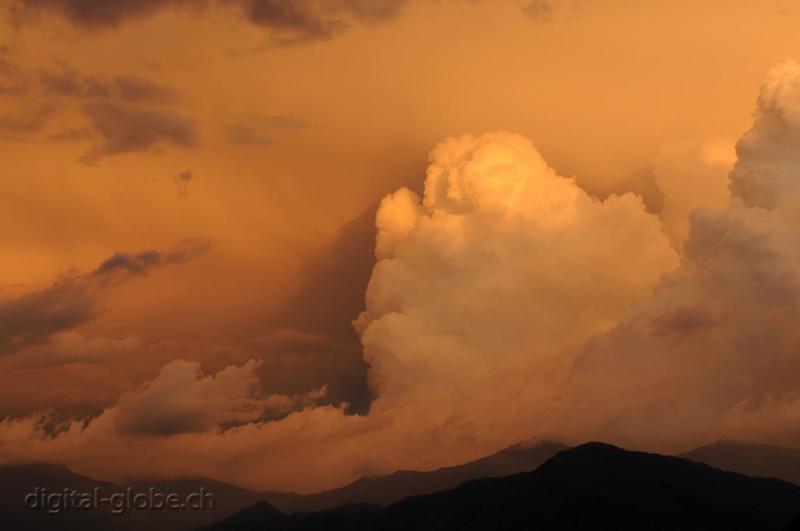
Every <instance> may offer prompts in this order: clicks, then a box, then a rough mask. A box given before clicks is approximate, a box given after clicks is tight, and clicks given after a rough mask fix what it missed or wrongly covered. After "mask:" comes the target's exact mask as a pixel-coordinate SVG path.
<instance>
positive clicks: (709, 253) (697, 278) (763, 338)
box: [562, 62, 800, 448]
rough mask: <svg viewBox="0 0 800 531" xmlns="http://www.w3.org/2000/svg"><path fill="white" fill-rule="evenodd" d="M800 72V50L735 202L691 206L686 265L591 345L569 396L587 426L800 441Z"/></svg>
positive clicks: (762, 108) (637, 433)
mask: <svg viewBox="0 0 800 531" xmlns="http://www.w3.org/2000/svg"><path fill="white" fill-rule="evenodd" d="M798 79H800V66H798V65H797V64H796V63H794V62H787V63H783V64H781V65H779V66H777V67H776V68H773V69H771V70H770V71H769V72H768V73H767V76H766V79H765V81H764V84H763V86H762V89H761V94H760V96H759V99H758V103H757V110H756V113H755V119H754V124H753V127H752V129H751V130H750V131H748V132H747V133H746V134H745V135H744V136H743V137H742V138H741V139H740V141H739V143H738V144H737V154H738V159H737V161H736V164H735V166H734V169H733V171H732V172H731V186H730V188H731V192H732V195H733V199H732V201H731V202H730V204H725V205H723V206H718V207H717V208H713V209H708V208H698V209H695V210H694V211H693V212H692V213H691V216H690V218H689V227H688V239H687V241H686V243H685V246H684V253H683V256H682V263H681V267H680V269H678V270H677V271H675V272H674V273H671V274H670V275H668V276H666V277H665V278H664V281H663V282H662V283H661V285H660V286H659V287H658V289H657V291H656V294H655V295H654V296H653V297H652V298H649V299H647V300H645V301H643V302H641V303H640V304H637V305H636V306H634V307H632V308H631V309H630V310H629V311H628V313H627V314H626V316H625V317H624V318H623V319H622V320H621V322H620V323H619V324H618V325H617V326H616V327H615V328H614V329H612V330H611V331H609V332H608V334H606V335H604V336H602V337H599V338H598V339H596V340H595V341H594V342H593V343H592V344H591V345H590V346H589V347H588V348H587V349H586V351H585V352H584V353H583V354H581V355H580V356H579V358H578V360H577V362H576V366H575V371H574V374H573V376H572V386H573V387H572V388H571V389H570V391H569V397H568V399H566V400H565V402H566V403H568V404H570V406H569V407H574V408H575V409H574V411H572V413H571V415H572V416H571V417H570V418H572V419H578V418H580V419H584V420H583V423H582V428H581V429H580V430H578V433H579V435H580V436H581V437H603V438H606V439H615V440H617V441H620V442H623V443H627V444H633V445H640V446H642V445H644V446H650V447H662V448H664V447H666V448H670V447H672V448H676V447H681V446H682V447H684V448H686V447H690V446H694V445H696V444H700V443H706V442H709V441H711V440H714V439H719V438H739V439H745V440H753V439H756V440H760V442H771V443H777V444H784V445H790V446H797V445H798V444H800V439H798V437H797V435H798V433H797V430H796V427H795V426H796V425H797V422H798V421H800V417H798V416H797V414H798V412H800V409H799V408H798V402H797V400H798V395H800V385H798V382H797V379H796V378H794V377H793V376H792V375H794V374H797V373H798V371H800V355H798V353H800V332H798V327H797V318H798V316H800V245H799V244H800V219H798V216H797V214H796V212H797V204H798V191H800V188H798V178H800V174H798V173H797V168H798V162H800V160H798V159H797V157H796V155H795V154H794V151H795V146H796V143H797V130H796V128H797V124H798V123H800V122H798V121H797V120H798V118H800V116H799V115H797V102H798V101H800V83H798V82H797V80H798ZM701 186H703V185H701ZM714 186H715V187H716V186H717V185H716V184H715V185H714ZM612 368H613V369H612ZM632 397H635V399H634V398H632ZM562 413H563V412H562ZM573 425H576V424H573Z"/></svg>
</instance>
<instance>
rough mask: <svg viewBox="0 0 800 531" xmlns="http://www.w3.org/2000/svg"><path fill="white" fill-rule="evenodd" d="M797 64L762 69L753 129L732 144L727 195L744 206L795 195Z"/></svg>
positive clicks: (799, 164) (799, 176) (798, 182)
mask: <svg viewBox="0 0 800 531" xmlns="http://www.w3.org/2000/svg"><path fill="white" fill-rule="evenodd" d="M798 142H800V66H798V64H797V63H796V62H795V61H791V60H790V61H786V62H784V63H781V64H779V65H777V66H775V67H773V68H772V69H770V71H769V72H768V73H767V76H766V80H765V81H764V84H763V86H762V87H761V93H760V95H759V97H758V102H757V105H756V111H755V120H754V122H753V127H752V128H751V129H750V130H749V131H748V132H747V133H746V134H745V135H744V136H742V138H741V139H740V140H739V142H738V143H737V144H736V154H737V156H738V159H737V161H736V166H735V167H734V169H733V172H732V173H731V185H730V188H731V193H732V195H734V196H735V197H740V198H741V199H742V201H743V202H744V203H745V205H747V206H750V207H761V208H775V207H776V206H777V205H778V203H779V202H780V201H781V200H782V198H784V197H785V195H786V194H791V195H792V196H795V197H796V196H797V195H798V193H800V153H798V151H797V149H796V146H797V144H798Z"/></svg>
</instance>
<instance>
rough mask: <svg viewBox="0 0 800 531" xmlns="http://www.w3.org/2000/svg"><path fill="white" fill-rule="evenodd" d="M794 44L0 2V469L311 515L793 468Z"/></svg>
mask: <svg viewBox="0 0 800 531" xmlns="http://www.w3.org/2000/svg"><path fill="white" fill-rule="evenodd" d="M798 22H800V2H796V1H789V0H783V1H777V0H776V1H772V0H770V1H766V2H765V1H756V0H752V1H750V0H737V1H735V2H722V1H712V0H702V1H692V2H689V1H681V0H678V1H670V2H666V1H663V2H662V1H659V0H655V1H651V2H634V1H632V0H520V1H516V0H507V1H502V0H498V1H489V0H435V1H434V0H381V1H373V2H370V1H366V0H285V1H274V0H207V1H204V0H143V1H132V0H104V1H101V0H0V462H22V461H53V462H60V463H64V464H67V465H68V466H71V467H72V468H73V469H75V470H77V471H79V472H82V473H86V474H89V475H92V476H93V477H98V478H102V479H115V480H118V479H125V478H130V477H134V476H137V475H146V476H176V475H192V476H198V475H202V476H209V477H214V478H217V479H222V480H226V481H231V482H233V483H237V484H241V485H244V486H248V487H253V488H262V489H271V490H295V491H300V492H310V491H314V490H319V489H323V488H330V487H334V486H338V485H341V484H343V483H346V482H347V481H350V480H352V479H355V478H357V477H359V476H362V475H365V474H378V473H386V472H389V471H392V470H396V469H398V468H415V469H428V468H435V467H438V466H443V465H450V464H455V463H458V462H463V461H465V460H468V459H472V458H475V457H480V456H482V455H485V454H488V453H490V452H492V451H496V450H499V449H501V448H503V447H505V446H508V445H510V444H514V443H517V442H519V441H534V440H539V439H544V438H547V439H555V440H561V441H565V442H568V443H576V442H583V441H586V440H592V439H601V440H605V441H609V442H613V443H618V444H622V445H625V446H627V447H631V448H641V449H648V450H657V451H667V452H678V451H684V450H688V449H690V448H692V447H694V446H698V445H700V444H705V443H709V442H713V441H715V440H718V439H722V438H733V439H744V440H754V441H758V442H769V443H773V444H781V445H784V446H793V447H800V431H799V430H798V428H797V427H798V426H800V423H798V421H799V420H800V401H798V400H800V397H798V392H799V391H800V387H799V386H798V384H797V382H796V378H792V375H796V374H797V370H798V369H800V357H798V356H799V355H798V352H800V333H798V331H797V326H796V323H797V320H798V318H800V276H799V275H800V255H798V249H800V246H798V243H800V219H799V218H798V217H797V214H796V212H797V208H796V207H797V205H798V202H800V199H798V198H799V197H800V155H798V154H797V149H796V148H797V145H798V144H797V142H798V140H800V66H798V64H797V63H796V62H794V61H793V58H797V59H800V40H798V39H797V36H796V28H797V24H798Z"/></svg>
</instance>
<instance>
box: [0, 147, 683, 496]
mask: <svg viewBox="0 0 800 531" xmlns="http://www.w3.org/2000/svg"><path fill="white" fill-rule="evenodd" d="M377 227H378V239H377V247H376V255H377V259H378V262H377V263H376V265H375V267H374V269H373V272H372V278H371V280H370V282H369V287H368V290H367V296H366V310H365V311H364V312H363V313H362V314H361V316H360V317H359V319H358V321H357V329H358V331H359V334H360V337H361V341H362V344H363V348H364V357H365V360H366V361H367V363H368V364H369V367H370V368H369V381H370V386H371V389H372V391H373V394H374V395H375V399H374V401H373V402H372V404H371V406H370V409H369V412H368V414H367V415H361V416H358V415H347V414H346V412H345V406H344V405H343V404H340V405H336V406H333V405H320V406H317V407H305V408H302V409H300V410H297V411H294V412H292V413H290V414H289V415H288V416H286V417H285V418H281V419H280V420H277V421H272V422H258V421H256V422H250V423H243V424H241V425H239V426H236V427H234V428H231V429H229V430H226V431H225V432H224V435H221V434H220V433H218V432H216V431H215V430H214V429H213V428H212V427H211V426H212V424H213V423H211V422H207V421H205V420H202V419H201V420H200V421H197V422H198V424H195V423H194V422H189V421H188V420H187V421H185V422H188V423H189V424H190V426H189V427H184V426H183V425H182V424H178V425H179V426H182V427H181V430H180V431H181V433H178V434H173V435H171V436H169V437H166V438H164V437H161V438H160V441H159V443H158V449H155V448H154V447H153V446H152V443H150V442H147V441H146V440H145V439H147V438H143V437H138V438H135V439H126V440H128V441H129V442H128V443H126V448H128V449H131V448H134V447H135V448H139V450H138V451H136V452H134V453H135V454H137V455H138V454H139V452H140V451H141V452H144V451H145V448H146V449H147V453H148V454H149V455H151V456H152V455H153V454H152V453H151V452H156V453H157V455H159V459H158V460H157V461H158V462H159V466H162V464H163V463H169V464H168V465H167V466H168V468H170V470H169V471H168V472H173V473H174V472H176V471H177V470H179V469H182V468H185V467H189V466H192V467H194V468H195V470H194V472H195V473H198V470H197V466H198V464H197V463H198V462H200V463H202V464H201V465H199V466H201V467H203V468H204V469H203V471H202V472H203V473H209V474H211V475H213V476H215V477H221V478H227V479H233V478H234V477H235V478H236V480H237V481H239V482H244V483H247V484H251V485H258V486H259V488H292V489H295V488H303V489H314V488H323V487H326V486H333V485H335V484H337V483H341V482H344V481H346V480H348V479H352V478H353V477H354V476H358V475H362V474H365V473H378V472H381V471H383V472H385V471H388V470H392V469H394V468H399V467H404V466H405V467H407V466H440V465H442V464H452V463H454V462H458V461H461V460H465V459H469V458H472V457H476V456H478V455H481V454H485V453H487V452H489V451H492V450H497V449H499V448H502V447H503V446H506V445H508V444H510V443H512V442H516V441H519V440H522V439H527V438H531V437H534V436H536V434H537V433H539V432H540V430H541V429H542V428H541V426H540V422H539V420H540V419H541V418H542V416H543V415H544V414H545V412H546V407H547V405H548V404H550V403H551V402H552V401H553V400H554V398H555V397H557V396H558V395H559V393H560V392H561V385H562V384H563V382H564V380H565V379H566V376H567V371H568V368H569V363H568V360H569V359H570V357H571V356H574V355H575V354H576V353H577V352H579V351H580V349H581V347H582V345H583V344H584V343H585V342H586V341H588V340H589V339H590V338H592V337H594V336H595V335H596V334H597V333H598V332H601V331H603V330H606V329H608V328H609V327H611V326H613V323H614V322H615V319H617V318H618V317H619V316H620V315H622V314H623V313H624V312H625V310H626V309H627V308H628V306H630V304H632V303H633V302H635V301H637V300H639V299H641V298H644V297H647V296H648V295H649V294H650V291H651V290H652V288H653V287H654V286H655V285H656V284H657V283H658V280H659V278H660V276H661V274H662V273H664V272H666V271H669V270H671V269H674V268H675V267H677V256H676V254H675V251H674V250H673V249H672V247H671V246H670V243H669V241H668V239H667V238H666V236H664V235H663V234H662V233H661V231H660V225H659V221H658V218H657V217H656V216H655V215H653V214H649V213H648V212H647V211H646V210H645V208H644V205H643V203H642V200H641V199H640V198H639V197H638V196H635V195H633V194H625V195H622V196H612V197H610V198H608V199H606V200H605V201H600V200H597V199H594V198H592V197H590V196H589V195H587V194H586V193H585V192H583V191H582V190H581V189H580V188H579V187H578V186H577V185H576V184H575V182H574V181H573V180H572V179H567V178H563V177H560V176H558V175H557V174H556V173H555V172H554V171H553V170H552V169H551V168H549V167H548V165H547V164H546V163H545V161H544V160H543V159H542V157H541V155H540V154H539V153H538V152H537V150H536V149H535V148H534V146H533V145H532V144H531V143H530V142H529V141H528V140H526V139H525V138H523V137H520V136H518V135H513V134H508V133H492V134H486V135H482V136H477V137H474V136H463V137H459V138H453V139H449V140H446V141H444V142H442V143H441V144H440V145H439V146H437V148H436V149H434V151H433V153H432V155H431V164H430V166H429V168H428V172H427V179H426V184H425V193H424V197H422V198H420V197H417V196H416V195H415V194H414V193H413V192H411V191H409V190H406V189H402V190H400V191H398V192H396V193H394V194H392V195H390V196H388V197H387V198H386V199H384V201H383V203H382V204H381V207H380V209H379V211H378V214H377ZM279 339H280V338H277V337H273V338H272V339H271V341H272V342H273V343H274V341H277V340H279ZM293 342H294V343H296V341H295V340H294V339H293ZM273 346H274V345H273ZM309 346H311V345H309ZM269 350H276V349H274V348H270V349H269ZM277 350H280V349H277ZM308 350H309V348H308V347H304V348H302V349H300V352H307V351H308ZM268 364H269V361H268V360H265V365H268ZM271 376H273V377H274V378H276V379H278V380H279V379H280V373H276V374H275V375H271ZM498 382H502V385H498ZM178 395H179V396H180V395H181V393H178ZM165 402H167V403H168V400H167V399H166V398H163V397H159V403H165ZM121 410H122V404H121V402H120V403H119V404H118V406H114V407H111V408H108V409H107V410H106V411H105V412H104V413H103V414H102V415H101V416H99V417H98V418H96V419H95V420H93V421H92V422H91V423H90V424H89V426H88V428H87V429H85V430H83V431H82V432H80V433H79V432H78V431H77V430H73V429H70V430H68V431H67V432H66V433H65V434H64V435H62V436H60V437H59V438H58V440H57V441H56V442H50V443H48V442H45V441H44V440H42V441H38V440H37V439H36V437H34V440H37V442H35V443H34V446H35V447H36V449H35V450H34V452H41V453H44V454H49V453H51V452H56V451H57V452H64V454H62V455H66V452H69V455H71V456H73V458H75V459H80V462H81V466H82V469H83V470H85V471H87V472H88V471H89V470H88V469H87V468H86V467H87V466H88V467H91V466H94V465H92V463H95V464H96V463H99V462H100V461H103V462H104V463H105V466H108V461H109V459H110V455H111V454H113V453H114V450H113V449H112V448H114V447H116V446H115V445H116V444H117V443H115V441H116V440H117V439H118V438H119V437H120V435H119V433H118V424H117V422H116V421H113V422H112V420H111V419H112V418H115V417H116V415H118V412H119V411H121ZM147 411H149V409H148V410H147ZM154 415H155V416H156V418H158V414H157V413H154ZM200 416H201V418H202V417H203V415H200ZM141 417H146V415H144V414H143V415H139V416H138V417H137V418H141ZM211 417H212V418H215V419H216V420H217V421H219V417H217V416H215V415H212V416H211ZM19 422H20V423H22V424H16V425H12V424H10V423H9V424H8V427H7V429H6V430H3V429H2V428H0V441H5V444H3V443H2V442H0V445H3V448H11V447H12V446H13V444H12V441H13V435H12V434H13V433H14V430H15V429H16V427H19V426H22V425H23V424H24V422H27V421H24V420H20V421H19ZM156 425H160V421H159V422H156ZM198 430H200V431H198ZM202 430H204V431H202ZM150 431H153V430H150ZM155 431H157V430H155ZM145 432H147V430H145ZM4 436H5V439H4ZM89 438H91V439H93V440H95V441H100V440H102V441H105V442H103V443H102V444H101V446H102V447H104V448H107V449H109V450H108V451H109V452H110V453H109V455H108V456H106V457H102V458H99V457H98V453H97V451H95V450H93V451H92V456H91V460H89V454H88V448H85V447H84V446H83V445H84V444H85V443H84V441H86V440H89ZM67 447H69V448H70V450H67ZM95 448H97V445H95ZM191 448H198V449H199V448H205V449H207V450H206V451H203V455H202V457H201V456H199V455H198V453H197V451H196V450H191ZM256 448H257V449H258V451H257V452H255V453H257V454H258V456H256V455H255V453H253V452H254V451H255V449H256ZM364 448H369V449H370V451H369V452H364ZM208 452H211V453H208ZM12 455H13V454H12ZM79 456H80V457H79ZM84 456H85V457H84ZM151 459H152V457H151ZM190 459H191V460H193V461H192V464H191V465H190V464H189V463H190V461H189V460H190ZM90 461H91V462H90ZM223 461H224V462H225V463H227V464H228V465H227V470H225V467H222V466H220V465H221V463H222V462H223ZM117 462H119V461H118V460H117ZM230 463H236V466H235V467H231V466H230ZM325 463H327V465H326V464H325ZM121 466H122V465H119V464H118V465H112V468H113V467H121ZM128 467H131V468H128ZM141 467H144V468H146V469H147V470H148V471H152V469H153V467H152V465H147V464H146V463H144V462H142V461H137V462H136V463H135V464H134V463H133V462H129V463H126V465H125V466H124V467H123V468H127V472H124V471H122V470H119V473H129V472H131V471H133V470H139V471H141ZM234 468H235V471H234V470H233V469H234ZM105 470H106V473H113V471H110V470H109V469H108V468H106V469H105ZM265 470H270V474H264V473H263V472H264V471H265ZM308 470H315V471H321V472H319V473H318V474H314V477H313V478H311V479H308V476H307V474H305V473H304V472H303V471H308ZM162 473H164V470H163V469H162ZM303 478H306V479H303Z"/></svg>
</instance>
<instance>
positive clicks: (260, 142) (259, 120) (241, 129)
mask: <svg viewBox="0 0 800 531" xmlns="http://www.w3.org/2000/svg"><path fill="white" fill-rule="evenodd" d="M308 127H309V125H308V123H306V121H305V120H303V119H302V118H300V117H298V116H292V115H286V114H282V115H275V116H250V117H247V118H243V119H240V120H239V121H237V122H235V123H232V124H230V125H228V127H227V129H226V135H227V137H228V140H229V141H230V142H231V143H233V144H238V145H241V146H270V145H272V144H274V143H275V137H276V136H277V135H278V134H280V133H282V132H286V131H298V130H302V129H307V128H308Z"/></svg>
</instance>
